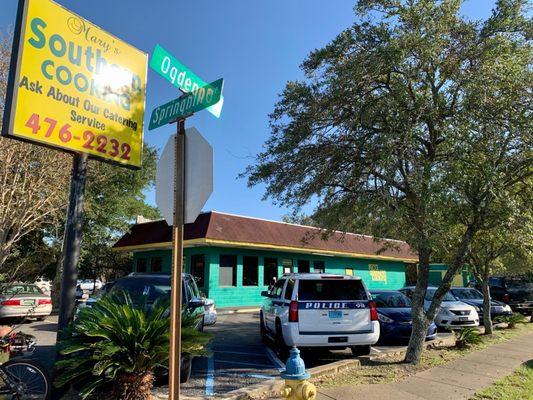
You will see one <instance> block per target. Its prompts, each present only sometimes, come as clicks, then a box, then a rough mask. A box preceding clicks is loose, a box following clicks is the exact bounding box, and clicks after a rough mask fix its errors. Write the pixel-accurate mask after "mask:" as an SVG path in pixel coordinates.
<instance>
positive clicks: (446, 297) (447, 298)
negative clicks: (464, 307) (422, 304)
mask: <svg viewBox="0 0 533 400" xmlns="http://www.w3.org/2000/svg"><path fill="white" fill-rule="evenodd" d="M436 291H437V289H428V290H427V292H426V300H428V301H431V300H432V299H433V296H435V292H436ZM442 301H457V300H455V297H453V296H452V295H451V293H450V292H446V294H445V295H444V297H443V298H442Z"/></svg>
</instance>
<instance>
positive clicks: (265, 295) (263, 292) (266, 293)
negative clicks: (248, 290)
mask: <svg viewBox="0 0 533 400" xmlns="http://www.w3.org/2000/svg"><path fill="white" fill-rule="evenodd" d="M261 296H263V297H272V295H271V294H270V293H268V291H266V290H263V291H262V292H261Z"/></svg>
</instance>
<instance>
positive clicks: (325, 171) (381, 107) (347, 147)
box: [247, 0, 533, 362]
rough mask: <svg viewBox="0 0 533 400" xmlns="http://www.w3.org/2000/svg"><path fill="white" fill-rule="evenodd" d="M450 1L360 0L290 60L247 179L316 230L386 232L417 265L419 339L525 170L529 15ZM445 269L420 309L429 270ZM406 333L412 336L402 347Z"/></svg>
mask: <svg viewBox="0 0 533 400" xmlns="http://www.w3.org/2000/svg"><path fill="white" fill-rule="evenodd" d="M461 4H462V1H461V0H440V1H439V0H360V1H358V2H357V3H356V6H355V14H356V22H355V23H354V24H353V26H352V27H350V28H348V29H346V30H345V31H343V32H341V33H340V34H339V35H338V36H337V37H336V38H335V39H334V40H333V41H331V42H330V43H329V44H328V45H326V46H325V47H324V48H321V49H317V50H314V51H312V52H311V53H310V54H309V56H308V57H307V58H306V60H305V61H304V62H303V63H302V69H303V71H304V72H305V76H306V79H305V80H302V81H294V82H288V83H287V85H286V87H285V90H284V91H283V93H282V94H281V97H280V100H279V102H278V103H277V104H276V106H275V108H274V111H273V113H272V114H271V116H270V121H271V128H272V133H271V136H270V138H269V139H268V141H267V142H266V145H265V150H264V151H263V152H262V153H260V154H259V155H258V157H257V160H256V163H255V164H254V165H251V166H250V167H249V168H248V170H247V175H248V179H249V184H250V185H256V184H259V183H264V184H265V185H266V194H267V196H270V197H272V198H274V199H276V200H278V201H280V202H281V203H282V204H284V205H286V206H289V207H292V208H293V210H295V212H298V211H299V210H300V209H301V207H302V206H304V205H306V204H308V203H310V202H311V201H316V202H317V206H316V210H315V212H314V215H313V219H314V220H316V221H317V222H318V223H319V225H321V226H327V227H329V228H330V229H343V230H350V231H359V232H361V231H362V232H366V233H372V234H374V235H377V236H382V235H387V236H394V237H396V238H398V239H404V240H406V241H407V242H408V243H409V244H410V245H411V246H412V247H413V248H414V249H415V250H417V251H418V254H419V257H420V264H419V273H418V278H417V291H416V294H415V297H414V310H415V314H416V315H415V318H414V329H413V331H414V333H413V336H412V339H411V342H410V346H409V351H408V353H407V360H408V361H411V362H418V361H419V359H420V352H421V349H422V340H423V333H424V332H425V328H426V327H427V324H428V322H429V321H430V320H431V319H432V318H433V317H434V315H435V313H436V311H437V309H438V307H439V305H440V301H441V299H442V296H443V295H444V293H445V292H446V291H447V290H448V289H449V286H450V283H451V280H452V278H453V275H454V274H455V273H456V272H457V271H458V270H459V268H461V267H462V266H463V264H464V261H465V257H466V254H467V252H468V249H469V246H470V243H471V241H472V240H473V238H474V236H475V235H476V233H477V232H478V231H479V230H480V229H487V228H488V227H489V226H492V225H497V224H498V223H499V220H498V218H499V217H498V215H500V214H501V213H500V212H499V209H501V206H502V205H504V204H505V203H506V202H508V201H509V198H510V197H511V196H512V194H513V193H514V188H515V186H516V185H519V184H524V182H525V180H526V179H527V177H528V176H531V174H532V171H533V168H532V160H533V159H532V150H531V149H532V148H533V146H532V145H533V141H532V132H533V126H532V118H531V109H532V97H531V82H533V79H532V78H533V77H532V73H531V72H532V71H531V56H532V52H531V33H532V32H533V30H532V29H531V27H532V23H531V20H530V19H528V18H527V15H526V11H525V6H526V1H525V0H499V1H497V4H496V7H495V8H494V10H493V12H492V15H491V16H490V17H489V18H488V19H487V20H486V21H472V20H468V19H466V18H465V17H463V16H462V15H461V12H460V7H461ZM443 254H444V255H446V256H447V261H448V263H449V265H450V267H449V269H448V273H447V274H446V276H445V278H444V280H443V282H442V284H441V285H440V287H439V289H438V291H437V294H436V296H435V297H434V300H433V302H432V304H431V307H430V309H429V310H428V311H427V312H426V311H424V310H423V298H424V295H425V291H426V288H427V283H428V274H429V262H430V260H431V258H432V257H433V256H440V255H443ZM413 338H415V339H413Z"/></svg>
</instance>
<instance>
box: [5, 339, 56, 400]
mask: <svg viewBox="0 0 533 400" xmlns="http://www.w3.org/2000/svg"><path fill="white" fill-rule="evenodd" d="M11 346H12V347H13V348H14V350H16V351H17V352H20V353H26V352H30V353H31V352H32V351H33V350H34V349H35V340H34V339H33V338H32V337H31V336H29V335H24V334H22V333H18V334H16V335H13V334H9V335H6V336H4V337H2V338H0V347H11ZM51 393H52V383H51V380H50V378H49V377H48V374H47V373H46V371H45V370H43V368H42V367H41V366H39V364H37V363H35V362H34V361H31V360H24V359H20V358H15V359H11V360H9V361H7V362H5V363H3V364H0V398H1V399H9V400H27V399H28V400H29V399H35V400H49V399H50V397H51ZM9 396H11V397H9Z"/></svg>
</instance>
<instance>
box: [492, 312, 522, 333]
mask: <svg viewBox="0 0 533 400" xmlns="http://www.w3.org/2000/svg"><path fill="white" fill-rule="evenodd" d="M494 321H495V322H497V323H499V324H501V323H505V324H507V327H508V328H509V329H514V328H516V325H517V324H525V323H526V322H527V319H526V317H525V316H523V315H522V314H520V313H513V314H511V315H500V316H499V317H496V318H495V319H494Z"/></svg>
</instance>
